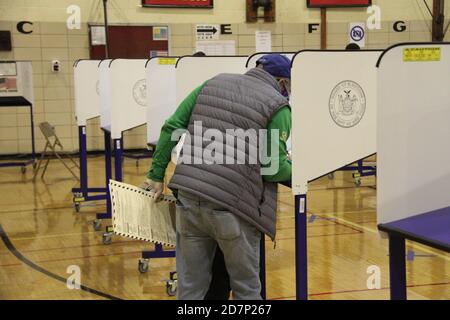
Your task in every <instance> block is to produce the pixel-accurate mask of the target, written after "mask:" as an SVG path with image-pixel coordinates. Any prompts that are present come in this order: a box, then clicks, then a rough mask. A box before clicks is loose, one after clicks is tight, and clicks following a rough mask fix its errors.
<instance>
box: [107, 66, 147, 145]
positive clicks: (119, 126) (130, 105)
mask: <svg viewBox="0 0 450 320" xmlns="http://www.w3.org/2000/svg"><path fill="white" fill-rule="evenodd" d="M146 62H147V60H145V59H136V60H134V59H116V60H113V61H111V63H110V66H109V68H110V85H111V91H110V93H111V100H110V101H111V138H112V139H120V138H121V137H122V132H124V131H126V130H130V129H132V128H135V127H138V126H141V125H143V124H145V123H146V114H147V84H146V82H147V80H146V75H145V63H146Z"/></svg>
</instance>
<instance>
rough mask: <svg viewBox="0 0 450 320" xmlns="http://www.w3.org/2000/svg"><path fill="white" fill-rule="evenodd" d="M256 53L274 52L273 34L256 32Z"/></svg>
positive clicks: (264, 31) (261, 31) (262, 31)
mask: <svg viewBox="0 0 450 320" xmlns="http://www.w3.org/2000/svg"><path fill="white" fill-rule="evenodd" d="M255 43H256V52H272V32H271V31H266V30H257V31H255Z"/></svg>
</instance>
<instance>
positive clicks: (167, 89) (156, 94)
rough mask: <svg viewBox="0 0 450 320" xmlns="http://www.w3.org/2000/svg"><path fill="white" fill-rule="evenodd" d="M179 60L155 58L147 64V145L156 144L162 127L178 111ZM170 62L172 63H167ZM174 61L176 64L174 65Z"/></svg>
mask: <svg viewBox="0 0 450 320" xmlns="http://www.w3.org/2000/svg"><path fill="white" fill-rule="evenodd" d="M177 60H178V59H177V58H161V59H160V58H154V59H151V60H149V61H148V64H147V143H148V144H156V143H157V141H158V140H159V135H160V132H161V127H162V126H163V124H164V122H165V121H166V119H167V118H169V117H170V116H171V115H172V114H173V113H174V112H175V110H176V108H177V107H178V106H177V101H176V100H177V99H176V95H177V91H176V69H175V63H176V61H177ZM167 61H169V62H170V63H167ZM172 61H173V62H174V63H172Z"/></svg>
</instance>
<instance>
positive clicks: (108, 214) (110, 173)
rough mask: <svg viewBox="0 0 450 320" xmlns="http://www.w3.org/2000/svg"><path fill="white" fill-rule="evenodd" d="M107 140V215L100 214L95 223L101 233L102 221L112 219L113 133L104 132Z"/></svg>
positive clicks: (96, 228) (95, 227)
mask: <svg viewBox="0 0 450 320" xmlns="http://www.w3.org/2000/svg"><path fill="white" fill-rule="evenodd" d="M103 134H104V138H105V185H106V213H98V214H97V218H96V220H95V221H94V229H95V230H96V231H99V230H100V228H101V223H102V219H111V196H110V193H109V180H110V179H111V176H112V168H111V133H110V132H108V131H106V130H105V131H103Z"/></svg>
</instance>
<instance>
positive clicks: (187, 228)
mask: <svg viewBox="0 0 450 320" xmlns="http://www.w3.org/2000/svg"><path fill="white" fill-rule="evenodd" d="M178 200H179V202H178V206H177V222H176V224H177V272H178V291H177V292H178V295H177V298H178V299H179V300H203V299H204V297H205V295H206V293H207V292H208V289H209V286H210V283H211V278H212V265H213V260H214V256H215V253H216V246H217V245H219V247H220V249H221V250H222V252H223V255H224V258H225V264H226V268H227V270H228V274H229V276H230V285H231V289H232V291H233V297H234V299H236V300H260V299H261V282H260V278H259V259H260V257H259V248H260V239H261V233H260V232H259V231H258V230H257V229H256V228H255V227H254V226H252V225H251V224H250V223H248V222H246V221H244V220H242V219H240V218H239V217H238V216H236V215H234V214H233V213H231V212H229V211H226V210H224V209H223V208H221V207H220V206H219V205H217V204H214V203H212V202H209V201H207V200H204V199H202V198H199V197H197V196H194V195H192V194H189V193H186V192H183V191H180V192H179V194H178Z"/></svg>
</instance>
